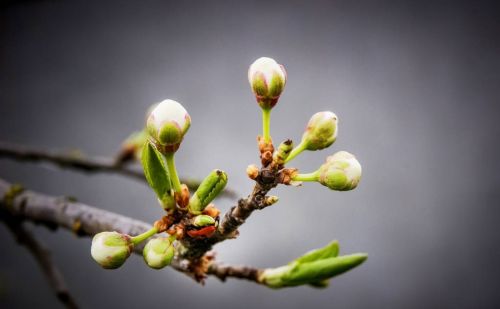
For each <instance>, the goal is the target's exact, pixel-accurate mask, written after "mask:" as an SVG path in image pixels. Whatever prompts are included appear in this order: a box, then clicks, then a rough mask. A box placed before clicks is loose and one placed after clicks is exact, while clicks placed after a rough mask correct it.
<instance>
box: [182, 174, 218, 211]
mask: <svg viewBox="0 0 500 309" xmlns="http://www.w3.org/2000/svg"><path fill="white" fill-rule="evenodd" d="M226 184H227V175H226V173H225V172H223V171H221V170H213V171H212V172H211V173H210V174H209V175H208V176H207V177H206V178H205V179H204V180H203V181H202V182H201V184H200V186H199V187H198V189H197V190H196V192H195V193H194V194H193V196H192V197H191V199H190V200H189V211H190V212H191V213H193V214H199V213H201V212H202V211H203V209H205V207H206V206H207V205H208V204H209V203H210V202H211V201H213V200H214V199H215V197H217V195H219V193H221V192H222V190H224V187H225V186H226Z"/></svg>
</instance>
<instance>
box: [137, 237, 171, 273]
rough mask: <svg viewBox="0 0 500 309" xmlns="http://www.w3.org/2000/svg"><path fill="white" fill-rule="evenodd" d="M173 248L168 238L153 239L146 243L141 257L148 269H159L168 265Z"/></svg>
mask: <svg viewBox="0 0 500 309" xmlns="http://www.w3.org/2000/svg"><path fill="white" fill-rule="evenodd" d="M174 253H175V251H174V246H173V245H172V242H171V241H170V240H169V239H168V238H154V239H151V240H150V241H148V243H147V244H146V246H144V250H142V255H143V257H144V261H146V264H148V266H149V267H151V268H154V269H160V268H163V267H165V266H167V265H170V263H171V262H172V259H173V257H174Z"/></svg>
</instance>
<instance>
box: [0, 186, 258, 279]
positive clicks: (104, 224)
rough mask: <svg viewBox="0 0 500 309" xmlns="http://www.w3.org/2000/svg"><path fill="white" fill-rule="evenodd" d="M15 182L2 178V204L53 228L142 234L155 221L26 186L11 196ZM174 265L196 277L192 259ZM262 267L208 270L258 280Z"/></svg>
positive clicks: (138, 248) (138, 249)
mask: <svg viewBox="0 0 500 309" xmlns="http://www.w3.org/2000/svg"><path fill="white" fill-rule="evenodd" d="M12 188H13V186H12V185H11V184H9V183H8V182H6V181H4V180H2V179H0V197H4V198H3V199H1V200H0V207H3V208H5V209H7V210H8V211H9V213H10V214H12V215H13V216H15V217H16V218H18V219H19V220H29V221H32V222H34V223H38V224H43V225H45V226H48V227H49V228H52V229H57V228H59V227H61V228H64V229H67V230H70V231H73V232H74V233H76V234H77V235H80V236H92V235H95V234H96V233H99V232H103V231H117V232H120V233H124V234H128V235H138V234H140V233H143V232H145V231H147V230H148V229H149V228H150V227H151V225H150V224H148V223H146V222H143V221H139V220H135V219H132V218H129V217H125V216H123V215H119V214H116V213H113V212H110V211H106V210H103V209H99V208H95V207H91V206H88V205H85V204H82V203H77V202H71V201H68V200H67V199H64V198H57V197H52V196H48V195H45V194H41V193H36V192H33V191H28V190H24V191H22V192H20V193H18V194H16V195H15V197H14V198H6V197H8V196H10V195H11V194H10V192H12ZM134 251H135V252H136V253H138V254H142V246H136V247H135V249H134ZM171 266H172V267H173V268H174V269H176V270H178V271H180V272H184V273H186V274H187V275H188V276H191V277H192V275H193V274H192V273H191V272H190V271H189V269H188V266H189V261H187V260H184V259H179V258H176V259H174V260H173V262H172V264H171ZM261 272H262V270H261V269H257V268H252V267H241V266H236V267H233V266H228V265H220V264H218V263H217V262H212V263H211V265H210V267H209V269H208V274H210V275H214V276H216V277H218V278H220V279H225V278H226V277H232V278H239V279H245V280H250V281H254V282H257V278H258V275H259V274H260V273H261Z"/></svg>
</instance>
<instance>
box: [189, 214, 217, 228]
mask: <svg viewBox="0 0 500 309" xmlns="http://www.w3.org/2000/svg"><path fill="white" fill-rule="evenodd" d="M193 224H194V225H195V226H197V227H203V226H207V225H214V224H215V219H214V218H212V217H210V216H208V215H199V216H196V217H194V220H193Z"/></svg>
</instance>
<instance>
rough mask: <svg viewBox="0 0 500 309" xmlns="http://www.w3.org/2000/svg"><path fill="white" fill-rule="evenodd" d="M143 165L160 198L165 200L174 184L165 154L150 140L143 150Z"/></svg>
mask: <svg viewBox="0 0 500 309" xmlns="http://www.w3.org/2000/svg"><path fill="white" fill-rule="evenodd" d="M141 160H142V167H143V168H144V175H145V176H146V179H147V181H148V183H149V185H150V186H151V188H152V189H153V190H154V191H155V193H156V195H157V196H158V199H159V200H160V201H163V200H164V199H165V197H166V196H170V190H171V189H172V184H171V181H170V177H169V174H168V170H167V167H166V164H165V161H164V159H163V155H162V154H161V153H160V152H159V151H158V149H156V146H155V145H154V144H153V143H152V142H151V141H149V140H148V142H147V143H146V144H145V145H144V149H143V151H142V158H141Z"/></svg>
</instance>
